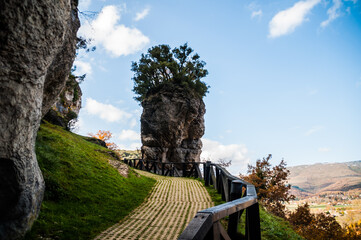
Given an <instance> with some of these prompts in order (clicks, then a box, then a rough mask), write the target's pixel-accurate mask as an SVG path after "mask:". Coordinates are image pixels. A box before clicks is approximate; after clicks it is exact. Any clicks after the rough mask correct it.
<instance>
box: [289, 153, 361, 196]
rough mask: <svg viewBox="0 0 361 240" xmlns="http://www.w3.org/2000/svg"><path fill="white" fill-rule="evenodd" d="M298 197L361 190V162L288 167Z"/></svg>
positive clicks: (293, 189) (294, 192)
mask: <svg viewBox="0 0 361 240" xmlns="http://www.w3.org/2000/svg"><path fill="white" fill-rule="evenodd" d="M287 169H289V170H290V176H289V183H290V184H291V185H292V193H293V194H295V195H296V196H303V195H313V194H320V193H323V192H332V191H343V192H345V191H349V190H355V189H361V160H356V161H349V162H343V163H315V164H312V165H299V166H292V167H288V168H287Z"/></svg>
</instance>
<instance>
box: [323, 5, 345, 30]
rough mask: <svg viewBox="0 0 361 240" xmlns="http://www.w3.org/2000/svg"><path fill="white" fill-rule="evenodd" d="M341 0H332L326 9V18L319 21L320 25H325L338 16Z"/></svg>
mask: <svg viewBox="0 0 361 240" xmlns="http://www.w3.org/2000/svg"><path fill="white" fill-rule="evenodd" d="M341 6H342V2H341V0H333V6H332V7H330V8H329V9H328V10H327V15H328V19H327V20H325V21H323V22H322V23H321V27H326V26H327V25H328V24H329V23H330V22H332V21H333V20H335V19H336V18H338V17H339V16H340V11H339V10H340V8H341Z"/></svg>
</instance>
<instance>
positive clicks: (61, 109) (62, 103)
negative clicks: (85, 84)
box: [44, 77, 82, 129]
mask: <svg viewBox="0 0 361 240" xmlns="http://www.w3.org/2000/svg"><path fill="white" fill-rule="evenodd" d="M81 97H82V91H81V89H80V86H79V83H78V82H77V80H76V79H75V78H72V77H71V78H69V79H68V81H67V83H66V85H65V88H64V90H63V91H62V92H61V94H60V95H59V96H58V97H57V98H56V101H55V103H54V104H53V106H51V108H50V110H49V111H48V112H47V113H46V114H45V116H44V119H45V120H47V121H48V122H51V123H53V124H56V125H59V126H61V127H64V128H66V129H71V128H72V127H73V123H75V121H76V119H77V117H78V115H79V112H80V108H81Z"/></svg>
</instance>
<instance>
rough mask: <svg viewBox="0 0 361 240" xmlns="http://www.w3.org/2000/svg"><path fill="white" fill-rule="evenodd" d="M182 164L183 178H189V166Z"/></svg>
mask: <svg viewBox="0 0 361 240" xmlns="http://www.w3.org/2000/svg"><path fill="white" fill-rule="evenodd" d="M182 164H183V166H182V167H183V170H182V171H183V173H182V176H183V177H187V175H186V173H187V165H186V163H182Z"/></svg>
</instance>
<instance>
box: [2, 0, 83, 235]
mask: <svg viewBox="0 0 361 240" xmlns="http://www.w3.org/2000/svg"><path fill="white" fill-rule="evenodd" d="M75 2H76V1H75V0H74V1H73V0H47V1H44V0H39V1H33V0H12V1H6V0H0V6H1V8H0V26H1V27H0V99H1V101H0V239H4V240H6V239H18V238H21V236H23V235H24V233H25V232H26V231H27V230H28V229H29V228H30V227H31V225H32V223H33V221H34V220H35V219H36V218H37V216H38V213H39V209H40V205H41V201H42V198H43V192H44V181H43V177H42V174H41V172H40V170H39V167H38V163H37V161H36V156H35V151H34V145H35V138H36V132H37V130H38V127H39V124H40V119H41V117H42V115H44V114H45V113H46V112H47V111H48V110H49V108H50V107H51V106H52V105H53V104H54V102H55V100H56V97H57V96H58V95H59V94H60V92H61V90H62V88H63V87H64V86H65V82H66V80H67V77H68V74H69V72H70V67H71V64H72V62H73V60H74V57H75V45H76V32H77V30H78V28H79V20H78V16H77V9H76V3H75Z"/></svg>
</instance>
